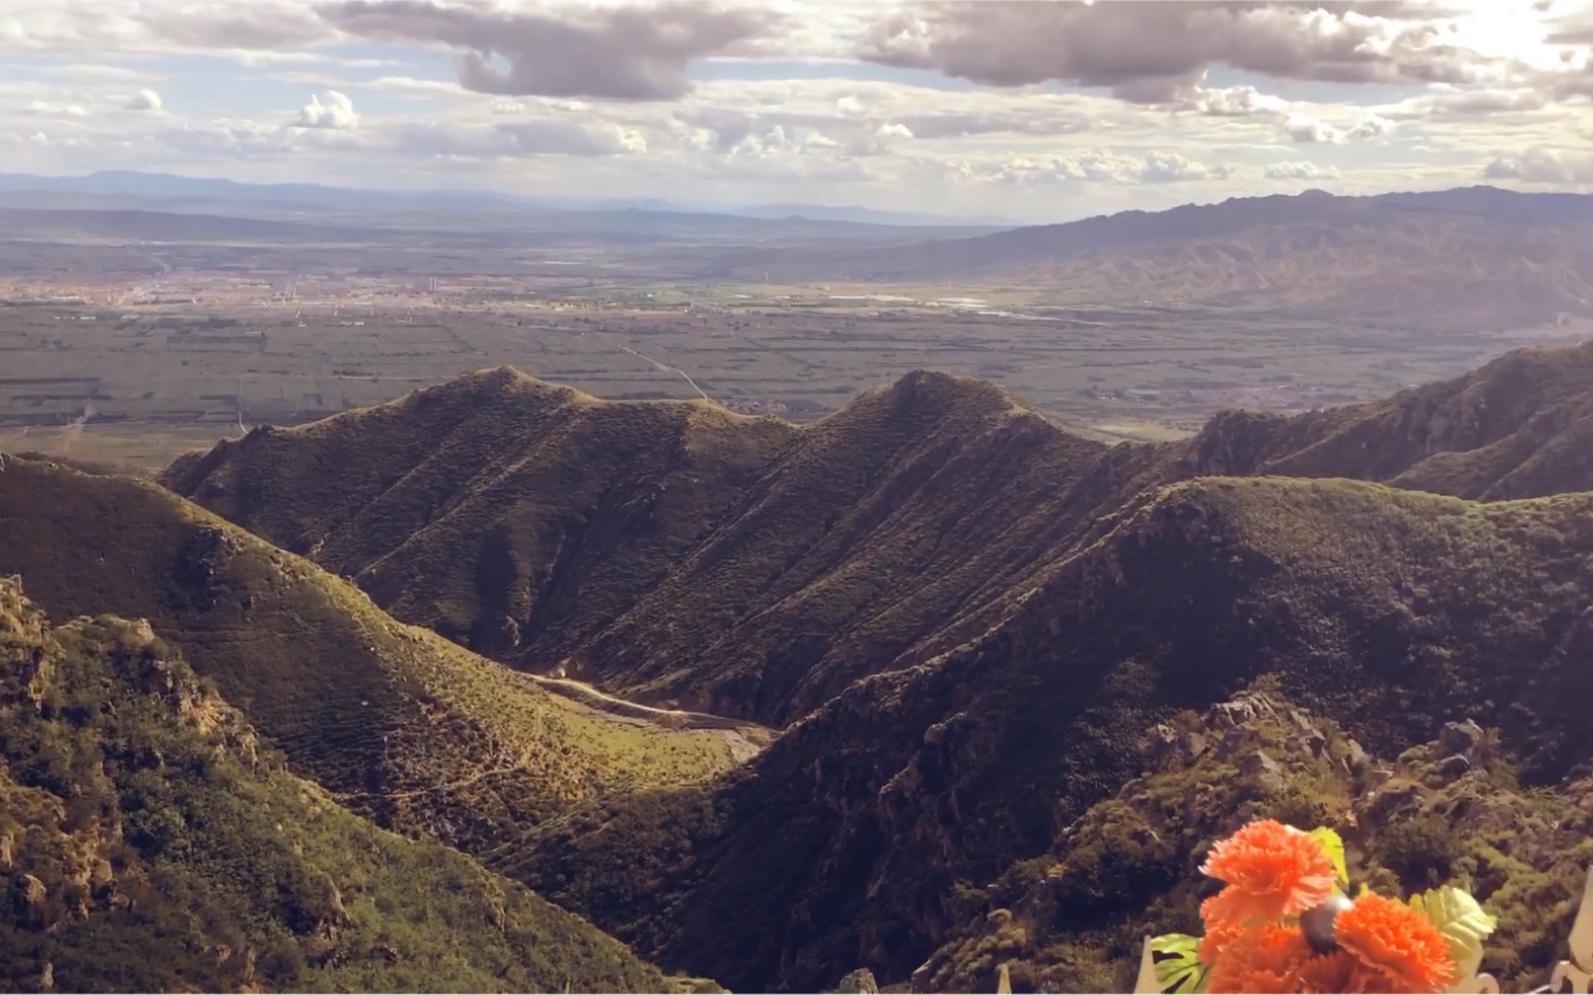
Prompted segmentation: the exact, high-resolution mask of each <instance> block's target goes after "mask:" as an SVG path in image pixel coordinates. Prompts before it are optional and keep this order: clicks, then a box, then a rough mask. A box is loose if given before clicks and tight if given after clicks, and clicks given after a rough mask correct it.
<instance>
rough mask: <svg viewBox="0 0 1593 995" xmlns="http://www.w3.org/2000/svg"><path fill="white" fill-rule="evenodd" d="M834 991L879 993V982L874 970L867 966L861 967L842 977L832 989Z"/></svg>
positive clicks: (877, 994)
mask: <svg viewBox="0 0 1593 995" xmlns="http://www.w3.org/2000/svg"><path fill="white" fill-rule="evenodd" d="M830 990H831V991H832V992H846V993H852V995H879V983H878V982H877V981H875V980H874V972H873V971H870V970H869V969H868V968H866V967H860V968H858V969H857V970H855V971H853V972H852V973H851V974H848V975H847V976H846V977H844V978H842V979H841V980H840V982H839V983H837V984H836V986H835V987H834V988H832V989H830Z"/></svg>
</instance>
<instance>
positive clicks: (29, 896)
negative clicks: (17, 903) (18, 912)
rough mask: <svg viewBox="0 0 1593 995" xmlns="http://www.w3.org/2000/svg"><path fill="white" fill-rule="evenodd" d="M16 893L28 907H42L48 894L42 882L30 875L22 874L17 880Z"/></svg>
mask: <svg viewBox="0 0 1593 995" xmlns="http://www.w3.org/2000/svg"><path fill="white" fill-rule="evenodd" d="M17 891H18V892H20V893H21V896H22V901H23V902H25V903H27V905H28V906H29V907H37V906H39V905H43V904H44V899H45V896H46V895H48V894H49V892H48V891H46V890H45V887H44V882H43V881H40V880H39V879H38V878H36V877H34V876H33V875H32V874H24V875H22V876H21V877H19V878H17Z"/></svg>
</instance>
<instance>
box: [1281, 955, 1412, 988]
mask: <svg viewBox="0 0 1593 995" xmlns="http://www.w3.org/2000/svg"><path fill="white" fill-rule="evenodd" d="M1299 978H1300V987H1299V991H1301V992H1305V993H1307V995H1343V993H1348V992H1353V993H1357V995H1374V993H1375V995H1385V993H1387V995H1392V993H1394V992H1397V991H1399V989H1398V988H1395V987H1394V982H1393V981H1392V980H1391V979H1390V978H1389V977H1388V975H1386V974H1384V973H1383V972H1381V971H1376V970H1373V969H1372V968H1369V967H1367V966H1366V965H1365V964H1362V963H1361V962H1360V961H1359V960H1357V959H1356V958H1355V955H1354V954H1352V953H1350V952H1349V951H1348V950H1335V951H1333V952H1332V953H1330V954H1321V955H1318V956H1316V957H1312V958H1311V959H1310V960H1308V961H1306V962H1305V963H1304V964H1301V965H1300V972H1299Z"/></svg>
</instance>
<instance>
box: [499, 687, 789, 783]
mask: <svg viewBox="0 0 1593 995" xmlns="http://www.w3.org/2000/svg"><path fill="white" fill-rule="evenodd" d="M527 676H529V677H530V678H531V679H532V680H534V681H536V682H537V684H539V685H540V686H542V687H543V688H545V689H546V690H547V691H548V692H549V693H551V694H556V695H559V696H560V697H564V698H568V699H570V700H571V701H574V702H577V703H579V704H582V705H585V706H587V707H588V708H592V709H595V710H597V711H600V712H605V713H607V714H609V715H611V716H613V717H614V718H617V719H621V720H629V721H633V722H639V723H646V724H648V725H656V726H661V727H663V728H665V729H676V730H690V729H706V730H713V731H716V732H719V733H721V734H723V736H724V739H725V742H727V743H728V744H730V753H731V755H732V756H733V757H735V758H736V760H737V762H742V761H746V760H750V759H751V758H752V757H755V756H757V755H758V753H760V752H761V751H762V750H763V748H764V747H766V746H768V745H769V744H770V743H772V742H774V738H775V736H776V735H777V733H776V732H775V731H774V730H773V729H770V728H768V727H767V726H761V725H758V724H757V723H755V722H747V721H745V720H743V719H731V718H726V717H725V716H723V715H710V714H709V713H707V712H687V711H682V710H680V709H678V708H654V707H653V706H652V705H643V704H640V703H638V702H634V701H627V700H626V699H624V698H616V697H614V696H613V695H611V694H609V693H608V692H606V691H601V690H599V689H597V688H595V687H593V686H592V685H590V684H588V683H586V682H585V681H577V680H572V679H570V678H568V677H544V676H542V675H540V674H528V675H527Z"/></svg>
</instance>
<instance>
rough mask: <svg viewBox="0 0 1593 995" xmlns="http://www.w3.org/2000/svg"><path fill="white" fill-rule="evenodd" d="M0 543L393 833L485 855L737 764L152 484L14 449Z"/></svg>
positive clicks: (0, 558)
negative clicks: (165, 658) (573, 695)
mask: <svg viewBox="0 0 1593 995" xmlns="http://www.w3.org/2000/svg"><path fill="white" fill-rule="evenodd" d="M0 535H4V536H5V537H6V539H5V542H4V543H3V544H0V571H3V572H5V573H17V574H21V575H22V577H23V580H24V582H25V583H26V584H27V585H28V590H29V592H30V594H31V596H32V597H34V598H35V599H36V600H37V602H38V603H39V604H40V605H41V606H42V607H44V608H45V610H47V611H48V612H50V613H51V614H52V615H54V616H57V617H73V616H76V615H92V614H101V613H106V612H118V613H121V614H123V615H127V616H133V617H143V618H147V619H149V620H150V621H151V623H152V624H154V625H155V626H156V627H157V628H158V629H159V630H160V631H161V632H162V633H163V634H165V636H166V638H168V639H170V640H171V641H172V642H173V643H174V644H176V645H177V646H179V647H180V648H181V650H182V651H183V654H184V656H185V657H186V658H187V659H188V660H189V661H190V662H191V663H192V664H193V666H194V667H195V669H196V670H198V671H199V672H200V673H201V674H203V675H205V676H208V677H210V678H212V679H214V680H215V681H216V683H217V685H218V686H219V688H220V690H221V692H222V693H223V694H224V695H225V696H226V697H227V699H228V700H229V701H232V702H234V703H236V704H238V705H239V707H241V708H243V709H245V711H246V712H247V713H248V715H249V718H250V721H251V722H253V723H254V725H255V726H256V728H258V729H259V730H260V731H261V732H262V733H263V734H265V735H266V736H268V737H269V738H270V739H271V740H272V741H273V742H274V743H276V744H278V745H280V747H281V748H282V749H283V751H284V752H285V753H286V755H287V757H288V760H289V762H290V763H291V764H292V766H293V768H294V770H295V772H297V773H299V774H300V775H302V776H305V777H309V778H312V779H314V780H315V781H317V782H318V783H320V784H321V785H322V786H324V787H325V788H326V789H327V790H329V791H331V792H333V793H334V794H335V795H336V796H337V797H339V798H340V799H342V800H344V801H345V802H346V803H347V804H348V805H350V806H351V807H352V808H354V809H355V810H356V811H359V812H361V813H363V814H367V815H370V816H372V817H373V818H375V819H377V820H378V821H379V822H380V823H381V824H382V825H384V826H388V827H390V828H394V829H398V830H400V831H403V832H409V833H414V832H425V833H428V834H430V835H432V836H434V837H436V838H438V839H441V840H443V841H445V842H448V843H451V844H454V845H456V846H459V847H461V848H463V849H466V850H473V849H479V848H481V847H483V846H486V845H489V844H493V843H496V842H497V841H499V840H501V839H502V838H503V837H504V836H505V834H506V833H510V832H517V831H519V830H520V829H521V827H524V826H526V825H529V824H534V823H535V822H537V821H539V820H541V819H543V818H546V817H548V816H549V815H551V814H554V813H556V812H558V811H561V810H562V809H563V808H564V807H566V806H568V805H569V804H571V803H573V802H576V801H579V800H582V799H586V798H592V797H596V796H598V795H600V794H606V793H610V792H614V791H627V790H634V789H638V788H648V787H659V786H666V785H678V784H683V783H692V782H696V781H700V780H703V779H705V778H708V777H710V776H712V775H713V774H715V773H717V772H719V771H723V770H725V769H728V768H730V767H731V766H733V765H734V764H735V763H736V762H737V754H736V748H737V745H738V744H739V743H741V741H740V740H739V739H737V738H735V737H734V734H733V732H728V731H718V730H701V731H699V730H684V729H682V730H673V729H667V728H663V727H660V726H658V725H653V724H648V723H646V722H640V721H636V720H634V719H626V718H624V717H620V716H615V715H611V714H608V713H606V712H602V711H598V710H595V709H593V708H589V707H587V706H585V705H582V704H579V703H577V702H575V701H572V700H569V699H567V698H564V697H557V696H554V695H550V694H548V693H547V692H546V691H544V690H543V689H542V688H541V687H539V686H537V685H536V684H535V683H534V682H533V680H532V679H531V678H529V677H527V676H525V675H521V674H515V673H513V672H511V671H509V670H508V669H506V668H504V667H502V666H501V665H499V664H495V663H492V662H490V661H488V660H484V659H482V658H480V657H478V656H475V655H474V654H472V653H469V652H467V651H465V650H462V649H460V648H459V647H458V646H456V645H454V644H453V643H451V642H449V641H447V640H445V639H443V638H441V637H439V636H437V635H436V634H434V633H432V632H429V631H426V630H421V629H414V628H411V627H409V626H405V625H401V624H399V623H397V622H395V621H394V620H393V619H392V618H390V617H389V616H387V615H386V614H385V613H383V612H382V611H381V610H380V609H378V608H376V607H375V606H374V605H373V604H372V603H371V602H370V600H369V599H368V598H367V597H366V596H365V595H364V594H363V593H361V592H360V591H359V590H358V589H357V588H355V587H353V586H352V585H350V584H348V583H346V582H345V581H342V580H340V579H338V578H337V577H334V576H331V575H329V574H327V573H326V572H325V571H323V570H321V569H320V568H319V567H316V566H315V565H314V564H311V563H309V562H308V561H305V560H303V559H301V558H299V557H297V556H294V555H292V554H288V553H285V552H283V551H281V550H279V549H277V548H275V547H272V546H270V545H268V544H267V543H265V542H264V541H262V540H260V539H257V538H255V537H254V536H252V535H250V534H249V533H247V532H244V531H243V530H242V529H239V528H237V527H235V526H232V525H229V524H227V523H226V522H224V521H222V520H221V519H218V518H216V517H215V516H213V515H211V514H209V513H208V512H205V511H203V510H202V509H200V508H198V507H196V506H194V505H192V504H190V503H189V502H187V501H184V500H182V499H181V498H178V497H177V496H175V495H173V494H172V493H171V492H170V491H167V490H165V489H163V488H160V487H157V486H155V485H153V484H149V483H144V482H141V481H136V480H132V479H130V478H123V477H113V476H90V475H86V474H82V473H78V472H75V471H72V470H69V469H66V468H63V467H60V466H57V465H54V464H51V463H47V462H42V461H37V460H30V459H16V458H11V459H8V460H7V462H6V468H5V471H4V472H3V473H0ZM743 745H744V744H743Z"/></svg>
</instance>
